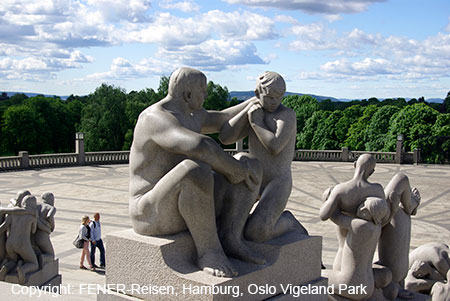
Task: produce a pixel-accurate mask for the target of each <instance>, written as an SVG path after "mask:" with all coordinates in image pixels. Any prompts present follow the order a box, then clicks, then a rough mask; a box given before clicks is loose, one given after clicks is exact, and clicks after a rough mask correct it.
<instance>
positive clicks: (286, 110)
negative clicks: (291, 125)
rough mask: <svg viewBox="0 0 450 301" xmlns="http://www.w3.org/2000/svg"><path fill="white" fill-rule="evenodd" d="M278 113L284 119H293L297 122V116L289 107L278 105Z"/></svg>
mask: <svg viewBox="0 0 450 301" xmlns="http://www.w3.org/2000/svg"><path fill="white" fill-rule="evenodd" d="M280 112H281V113H282V114H283V116H284V117H285V118H289V119H295V120H297V116H296V114H295V111H294V110H293V109H291V108H289V107H286V106H285V105H283V104H280Z"/></svg>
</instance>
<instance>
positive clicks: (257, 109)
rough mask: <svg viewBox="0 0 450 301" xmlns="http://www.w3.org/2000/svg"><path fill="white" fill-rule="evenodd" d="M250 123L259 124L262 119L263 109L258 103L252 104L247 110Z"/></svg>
mask: <svg viewBox="0 0 450 301" xmlns="http://www.w3.org/2000/svg"><path fill="white" fill-rule="evenodd" d="M247 115H248V121H249V122H250V124H252V123H256V124H260V123H262V122H263V120H264V111H263V108H262V107H261V105H260V104H259V103H257V104H253V105H252V106H251V107H250V109H249V110H248V112H247Z"/></svg>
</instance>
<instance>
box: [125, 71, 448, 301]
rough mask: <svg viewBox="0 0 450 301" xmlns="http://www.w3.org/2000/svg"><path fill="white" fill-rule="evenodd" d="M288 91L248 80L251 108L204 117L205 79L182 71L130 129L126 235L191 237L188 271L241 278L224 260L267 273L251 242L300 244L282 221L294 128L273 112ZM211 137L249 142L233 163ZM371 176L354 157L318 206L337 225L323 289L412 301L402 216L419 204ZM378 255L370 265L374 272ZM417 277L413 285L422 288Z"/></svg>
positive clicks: (290, 115)
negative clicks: (350, 173) (192, 257)
mask: <svg viewBox="0 0 450 301" xmlns="http://www.w3.org/2000/svg"><path fill="white" fill-rule="evenodd" d="M285 91H286V84H285V81H284V80H283V78H282V77H281V76H280V75H279V74H278V73H275V72H265V73H264V74H262V75H261V76H259V78H258V80H257V86H256V89H255V97H253V98H251V99H249V100H247V101H244V102H242V103H240V104H238V105H236V106H233V107H230V108H227V109H225V110H222V111H207V110H205V109H204V108H203V107H202V105H203V102H204V100H205V98H206V96H207V95H206V93H207V80H206V76H205V75H204V74H203V73H202V72H200V71H198V70H195V69H191V68H186V67H183V68H180V69H178V70H176V71H175V72H174V73H173V74H172V75H171V77H170V80H169V88H168V95H167V96H166V97H165V98H164V99H163V100H161V101H160V102H158V103H156V104H153V105H151V106H150V107H148V108H146V109H145V110H144V111H143V112H142V113H141V114H140V115H139V118H138V121H137V124H136V127H135V131H134V138H133V144H132V146H131V152H130V189H129V191H130V201H129V213H130V217H131V220H132V225H133V229H134V231H135V232H136V233H138V234H142V235H152V236H161V235H172V234H176V233H180V232H183V231H186V230H188V231H189V233H190V235H191V236H192V239H193V242H194V245H195V248H196V254H197V257H196V264H197V266H198V267H199V268H200V269H203V270H204V271H206V272H208V273H210V274H212V275H215V276H222V277H233V276H237V274H238V273H237V270H236V269H235V267H233V265H232V264H231V262H230V261H229V259H228V257H229V256H230V257H234V258H237V259H240V260H242V261H245V262H250V263H254V264H264V263H265V258H264V256H263V255H262V254H259V253H258V252H257V251H256V250H255V249H254V248H252V245H253V243H255V242H256V243H262V242H266V241H269V240H271V239H273V238H276V237H279V236H281V235H283V234H285V233H287V232H290V231H296V232H298V233H301V234H303V235H308V232H307V230H306V229H305V228H304V227H303V226H302V225H301V224H300V223H299V222H298V221H297V220H296V218H295V217H294V216H293V215H292V213H291V212H289V211H286V210H285V207H286V204H287V201H288V198H289V195H290V192H291V188H292V175H291V162H292V159H293V157H294V151H295V139H296V124H297V123H296V115H295V112H294V111H293V110H292V109H290V108H287V107H285V106H283V105H282V104H281V101H282V98H283V95H284V93H285ZM211 133H218V134H219V139H220V140H221V142H222V143H224V144H231V143H235V142H236V141H239V140H241V139H243V138H245V137H248V143H249V152H248V153H238V154H236V155H234V156H230V155H228V154H227V153H226V152H224V150H223V149H222V147H221V146H220V145H219V144H218V143H216V142H215V141H214V140H213V139H212V138H210V137H209V136H207V135H206V134H211ZM374 170H375V159H374V157H373V156H371V155H368V154H365V155H361V156H360V157H359V158H358V160H357V161H356V162H355V174H354V177H353V178H352V179H351V180H350V181H348V182H345V183H341V184H338V185H336V186H334V187H330V188H329V189H327V190H326V191H325V192H324V194H323V201H324V203H323V205H322V207H321V209H320V217H321V219H322V220H327V219H331V220H332V221H333V222H334V223H335V224H336V225H337V236H338V242H339V249H338V252H337V255H336V258H335V261H334V264H333V270H332V272H331V275H330V277H329V283H330V284H347V285H348V286H349V287H350V286H351V285H361V284H363V285H365V286H367V289H366V291H367V293H365V294H363V295H355V294H352V293H350V292H343V293H342V296H344V297H347V298H351V299H364V298H368V297H371V296H372V294H373V293H374V291H375V289H377V288H379V289H380V290H382V293H383V295H384V296H385V297H386V298H388V299H395V298H397V297H411V293H410V292H408V291H407V290H406V289H405V284H404V283H405V278H406V286H407V287H406V288H407V289H409V288H410V287H408V279H410V278H411V277H410V276H411V275H409V274H408V269H409V267H410V266H411V265H412V266H413V267H415V268H416V269H421V271H422V270H423V269H424V267H423V266H424V264H419V263H417V262H419V261H420V260H419V261H413V262H411V259H409V260H408V253H409V245H410V236H411V215H414V214H415V213H416V211H417V208H418V206H419V203H420V194H419V192H418V190H417V189H416V188H411V187H410V184H409V180H408V177H407V176H406V175H405V174H402V173H398V174H396V175H395V176H394V177H393V178H392V180H391V181H390V182H389V184H388V185H387V186H386V188H383V187H382V186H381V185H380V184H377V183H371V182H369V181H368V178H369V176H370V175H371V174H372V173H373V172H374ZM256 203H257V205H256V206H255V204H256ZM249 242H252V243H249ZM377 248H378V258H379V260H378V261H377V262H373V258H374V253H375V251H376V249H377ZM447 259H448V256H447ZM420 262H423V260H422V261H420ZM425 262H426V261H425ZM427 264H428V266H429V267H431V266H433V264H435V263H427ZM417 265H420V267H417ZM432 268H433V269H436V271H434V272H428V274H427V275H430V274H433V273H438V274H439V275H440V278H439V279H441V280H442V279H445V277H447V276H446V275H445V274H442V272H443V270H444V269H445V267H443V268H442V270H440V269H439V268H437V267H434V266H433V267H432ZM447 270H448V261H447ZM418 274H420V273H417V272H415V273H413V276H415V277H416V278H420V277H418ZM407 275H408V277H409V278H408V277H407ZM419 276H420V275H419ZM433 277H434V276H433ZM436 277H437V276H436ZM422 278H423V277H422ZM436 281H438V280H436ZM436 281H434V282H436ZM434 282H433V283H434ZM438 282H439V281H438ZM442 283H444V281H442ZM428 289H431V287H429V288H428ZM416 291H417V290H416Z"/></svg>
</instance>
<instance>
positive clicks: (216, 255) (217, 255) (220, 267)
mask: <svg viewBox="0 0 450 301" xmlns="http://www.w3.org/2000/svg"><path fill="white" fill-rule="evenodd" d="M197 265H198V267H199V268H200V269H202V270H203V271H205V272H206V273H208V274H210V275H213V276H217V277H235V276H237V275H238V272H237V271H236V270H235V269H234V268H233V266H232V265H231V262H230V261H229V260H228V258H227V257H226V256H225V254H223V253H222V252H210V253H206V254H205V255H203V256H202V257H199V258H198V260H197Z"/></svg>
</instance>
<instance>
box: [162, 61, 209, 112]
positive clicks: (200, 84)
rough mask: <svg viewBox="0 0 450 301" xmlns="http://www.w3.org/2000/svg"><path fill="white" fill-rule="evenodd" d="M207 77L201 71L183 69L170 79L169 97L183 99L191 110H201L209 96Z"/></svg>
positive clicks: (176, 71) (178, 70) (173, 74)
mask: <svg viewBox="0 0 450 301" xmlns="http://www.w3.org/2000/svg"><path fill="white" fill-rule="evenodd" d="M206 91H207V82H206V76H205V75H204V74H203V73H202V72H201V71H199V70H196V69H192V68H188V67H182V68H179V69H177V70H175V71H174V72H173V73H172V75H171V76H170V79H169V95H170V96H172V97H173V98H176V99H183V100H184V101H186V102H187V104H188V107H189V108H190V109H191V110H193V111H194V110H199V109H200V108H201V107H202V106H203V102H204V101H205V98H206V96H207V92H206Z"/></svg>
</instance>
